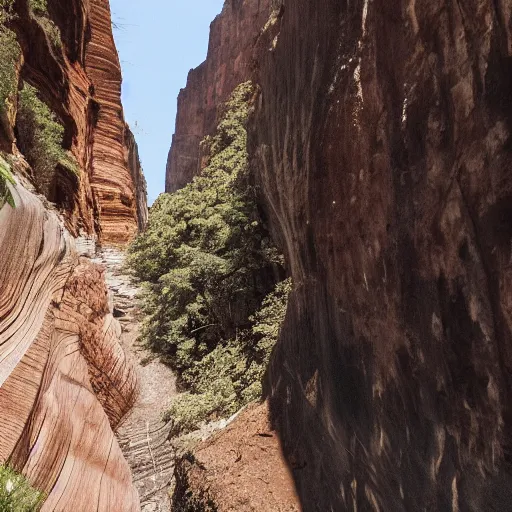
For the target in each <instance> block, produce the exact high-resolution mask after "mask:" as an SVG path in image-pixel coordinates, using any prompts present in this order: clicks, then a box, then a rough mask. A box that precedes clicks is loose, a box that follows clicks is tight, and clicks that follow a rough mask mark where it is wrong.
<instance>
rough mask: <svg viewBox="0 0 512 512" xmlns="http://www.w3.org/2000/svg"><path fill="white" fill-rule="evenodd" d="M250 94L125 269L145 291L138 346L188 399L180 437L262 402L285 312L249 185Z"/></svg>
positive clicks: (208, 142)
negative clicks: (167, 370) (174, 377)
mask: <svg viewBox="0 0 512 512" xmlns="http://www.w3.org/2000/svg"><path fill="white" fill-rule="evenodd" d="M254 92H255V91H254V87H253V85H252V84H251V83H250V82H247V83H244V84H241V85H240V86H238V87H237V88H236V89H235V91H234V92H233V94H232V96H231V98H230V99H229V101H228V102H227V103H226V105H225V107H224V110H223V114H222V116H221V120H220V122H219V125H218V127H217V130H216V133H215V134H214V136H212V137H207V138H206V139H205V140H204V141H203V149H204V151H205V152H206V153H207V154H208V155H209V157H208V161H207V165H206V167H205V168H204V170H203V171H202V173H201V175H200V176H198V177H196V178H195V179H194V180H193V181H192V183H190V184H189V185H187V186H186V187H184V188H183V189H181V190H179V191H177V192H175V193H174V194H163V195H162V196H160V198H159V199H158V200H157V202H156V204H155V205H154V206H153V208H152V210H151V214H150V219H149V225H148V228H147V230H146V232H145V233H143V234H142V235H141V236H140V237H139V238H138V239H137V240H136V241H135V242H134V244H133V245H132V247H131V249H130V256H129V265H130V266H131V268H132V269H133V272H134V275H135V277H136V278H137V279H138V280H140V281H141V282H142V283H144V286H145V295H144V301H143V311H144V313H145V314H146V321H145V323H144V326H143V332H142V337H143V339H144V341H145V342H146V344H147V345H148V346H149V347H150V348H151V349H152V350H154V351H155V352H157V353H159V354H163V355H164V358H165V360H166V361H167V362H168V363H169V364H170V365H171V366H172V367H173V368H174V369H175V370H176V371H177V372H178V375H179V377H180V382H181V384H182V385H183V387H184V388H185V389H186V390H188V392H187V393H185V394H183V395H182V396H181V397H180V398H179V399H177V401H176V402H175V403H174V404H173V406H172V408H171V410H170V411H169V415H170V416H172V417H173V419H174V421H175V429H176V431H184V430H191V429H193V428H195V427H196V426H197V425H198V423H199V422H200V421H202V420H204V419H207V418H211V417H215V416H224V415H226V414H231V413H232V412H235V411H236V410H237V409H239V408H240V407H241V406H243V405H244V404H245V403H247V402H249V401H250V400H253V399H255V398H257V397H259V396H260V394H261V384H260V382H261V377H262V375H263V372H264V369H265V367H266V364H267V362H268V357H269V354H270V350H271V348H272V345H273V343H274V342H275V339H274V338H275V337H277V335H276V336H274V334H275V333H276V332H277V329H278V325H279V322H280V320H281V318H282V316H283V311H284V309H285V305H286V297H287V291H288V289H289V284H282V285H280V286H279V287H278V288H277V289H276V290H275V291H274V287H275V283H276V282H277V281H278V280H279V277H280V276H281V275H282V274H283V270H282V257H280V255H279V254H278V252H277V250H276V249H275V247H274V246H273V245H272V242H271V240H270V238H269V236H268V234H267V232H266V230H265V229H264V226H263V224H262V221H261V218H260V215H259V213H258V208H257V204H256V200H255V192H254V189H253V187H252V186H251V185H250V180H249V167H248V154H247V131H246V122H247V119H248V116H249V113H250V109H251V99H252V98H253V96H254ZM269 294H270V295H269ZM266 296H268V297H267V299H266V300H264V299H265V297H266ZM262 302H263V305H262ZM266 323H267V324H268V327H266V328H264V327H263V326H264V325H266Z"/></svg>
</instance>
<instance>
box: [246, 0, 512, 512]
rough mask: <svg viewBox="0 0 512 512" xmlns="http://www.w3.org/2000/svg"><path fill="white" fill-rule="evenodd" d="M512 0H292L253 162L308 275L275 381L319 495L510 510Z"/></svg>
mask: <svg viewBox="0 0 512 512" xmlns="http://www.w3.org/2000/svg"><path fill="white" fill-rule="evenodd" d="M511 10H512V9H511V6H510V3H509V2H492V1H490V0H460V1H458V2H454V3H449V2H444V1H441V0H436V1H419V0H417V1H415V2H414V1H396V2H387V1H384V0H378V1H372V2H369V1H363V0H360V1H355V2H339V1H337V0H327V1H326V2H322V5H321V6H320V5H319V3H318V2H313V1H310V0H297V1H294V2H286V3H285V6H284V10H283V12H282V15H281V17H280V21H279V23H277V24H276V25H275V26H273V27H272V29H271V30H270V31H269V32H268V34H267V38H266V40H265V39H262V40H261V41H260V43H261V45H260V49H259V52H258V55H259V58H258V67H257V72H256V78H255V81H256V82H257V83H258V84H259V86H260V87H261V96H260V100H259V105H258V107H257V111H256V114H255V117H254V119H253V121H252V123H251V125H250V130H251V135H250V145H251V153H252V155H253V165H255V166H256V167H257V169H258V173H257V176H258V182H259V184H260V186H261V188H262V194H263V198H264V204H265V205H266V208H267V211H268V213H269V215H270V217H271V219H272V224H273V226H274V233H275V235H276V237H278V238H279V239H280V240H281V242H282V245H283V247H284V249H285V253H286V257H287V261H288V265H289V269H290V271H291V273H292V276H293V282H294V285H295V291H294V292H293V294H292V298H291V300H290V305H289V310H288V315H287V320H286V323H285V327H284V329H283V332H282V336H281V340H280V342H279V343H278V346H277V349H276V351H275V353H274V358H273V363H272V367H271V369H270V371H269V375H268V377H269V379H268V385H267V392H268V395H269V398H270V407H271V412H272V418H273V422H274V424H275V426H276V428H277V430H278V432H279V434H280V437H281V440H282V443H283V448H284V451H285V453H286V457H287V460H288V463H289V464H290V466H291V468H292V470H293V473H294V477H295V482H296V485H297V489H298V492H299V495H300V497H301V501H302V504H303V507H304V509H305V510H308V511H310V510H319V511H325V510H375V511H377V510H380V511H388V510H389V511H390V510H392V511H412V510H432V511H434V510H436V511H437V510H453V511H459V510H460V511H478V510H508V509H509V508H510V503H512V498H511V496H510V493H511V485H510V474H511V473H510V466H509V459H510V446H511V441H512V439H511V437H510V433H511V432H512V430H511V427H512V425H511V403H512V402H511V391H512V389H511V379H510V375H511V369H512V352H511V347H512V343H511V342H512V337H511V328H512V321H511V319H512V271H511V266H510V260H511V256H512V253H511V238H512V223H511V212H512V195H511V191H512V173H511V168H512V157H511V153H510V135H511V132H510V126H511V120H512V117H511V114H512V109H511V106H512V105H511V102H510V97H511V96H510V87H511V74H510V62H511V60H510V58H511V56H512V39H511V34H510V26H511V21H512V20H511Z"/></svg>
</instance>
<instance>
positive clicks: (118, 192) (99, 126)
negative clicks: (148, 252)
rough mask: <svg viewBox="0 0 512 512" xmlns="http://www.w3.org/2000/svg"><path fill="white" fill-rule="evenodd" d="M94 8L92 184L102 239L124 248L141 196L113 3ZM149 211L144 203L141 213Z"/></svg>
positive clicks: (89, 65) (96, 3) (95, 2)
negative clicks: (131, 158)
mask: <svg viewBox="0 0 512 512" xmlns="http://www.w3.org/2000/svg"><path fill="white" fill-rule="evenodd" d="M90 9H91V10H90V16H89V21H90V30H91V40H90V42H89V43H88V44H87V48H86V54H85V55H86V59H85V69H86V71H87V74H88V76H89V77H90V79H91V82H92V86H93V88H94V100H95V101H96V102H97V104H98V105H99V115H98V117H97V122H96V126H95V130H94V134H93V139H92V172H91V186H92V188H93V191H94V195H95V198H96V205H97V208H98V213H99V224H100V226H101V238H102V240H103V241H105V242H111V243H116V244H123V243H126V242H127V241H129V240H131V239H132V238H133V237H134V235H135V233H136V232H137V230H138V225H139V218H138V206H137V200H138V199H139V200H140V198H139V195H138V194H137V190H136V189H135V183H134V180H133V178H132V175H131V172H130V168H129V165H128V158H127V153H126V151H127V148H126V146H125V131H126V130H128V127H127V126H126V124H125V122H124V118H123V108H122V105H121V67H120V63H119V57H118V55H117V50H116V47H115V43H114V38H113V35H112V21H111V16H110V5H109V2H108V0H90ZM139 192H142V191H139ZM140 195H142V194H140ZM145 208H146V205H145V199H144V204H140V205H139V210H140V209H145ZM141 220H142V219H141Z"/></svg>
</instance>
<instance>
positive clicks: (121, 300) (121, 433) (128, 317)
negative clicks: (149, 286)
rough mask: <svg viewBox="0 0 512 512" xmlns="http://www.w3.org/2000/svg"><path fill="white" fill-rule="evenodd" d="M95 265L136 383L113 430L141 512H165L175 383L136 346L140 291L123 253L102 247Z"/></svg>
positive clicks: (166, 370)
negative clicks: (165, 417)
mask: <svg viewBox="0 0 512 512" xmlns="http://www.w3.org/2000/svg"><path fill="white" fill-rule="evenodd" d="M93 261H94V263H98V264H101V265H103V266H104V267H105V269H106V272H105V280H106V283H107V287H108V289H109V292H110V296H111V297H110V298H111V300H112V301H113V308H114V316H115V317H117V319H118V320H119V323H120V325H121V329H122V333H121V337H120V338H121V344H122V346H123V348H124V349H125V351H126V353H127V356H128V358H129V359H131V360H132V363H133V364H134V366H135V368H136V370H137V374H138V379H139V392H138V396H137V400H136V402H135V405H134V407H133V409H132V410H131V411H130V412H129V413H128V415H127V417H126V418H125V419H124V420H123V422H122V423H121V426H120V428H119V429H118V432H117V437H118V439H119V444H120V446H121V450H122V451H123V454H124V456H125V457H126V460H127V461H128V464H129V465H130V467H131V469H132V473H133V479H134V484H135V487H136V488H137V491H138V492H139V496H140V501H141V510H142V512H169V511H170V510H171V508H170V500H169V494H168V493H169V484H170V482H171V479H172V474H173V470H174V465H173V464H174V455H175V454H174V449H173V447H172V445H171V443H170V442H169V440H168V436H169V430H170V427H171V424H170V423H167V424H166V423H165V422H163V421H162V413H163V412H164V410H165V409H166V408H167V407H168V405H169V402H170V400H171V399H172V397H173V396H175V395H176V379H175V376H174V375H173V373H172V371H171V370H170V369H169V368H168V367H167V366H165V365H164V364H162V363H161V362H160V361H159V359H158V358H155V356H154V355H153V356H152V355H151V353H150V352H149V351H148V350H147V349H145V348H143V347H141V346H140V345H139V344H138V342H137V338H138V333H139V322H140V320H141V318H140V314H139V313H138V311H137V301H136V295H137V293H138V292H139V289H138V288H137V287H136V285H134V284H133V283H132V282H131V279H130V277H129V276H128V275H127V274H126V271H125V270H124V268H123V265H124V261H125V254H124V253H123V252H122V251H119V250H117V249H110V248H109V249H103V250H102V251H101V252H99V253H98V255H97V256H96V257H95V258H94V259H93Z"/></svg>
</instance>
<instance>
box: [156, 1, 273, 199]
mask: <svg viewBox="0 0 512 512" xmlns="http://www.w3.org/2000/svg"><path fill="white" fill-rule="evenodd" d="M271 3H272V2H271V0H226V2H225V4H224V8H223V10H222V13H221V14H219V16H217V18H215V20H214V21H213V23H212V25H211V30H210V42H209V45H208V56H207V58H206V61H205V62H203V64H201V65H200V66H199V67H197V68H196V69H193V70H191V71H190V73H189V75H188V79H187V86H186V87H185V88H184V89H182V90H181V91H180V94H179V97H178V113H177V116H176V129H175V134H174V136H173V139H172V147H171V150H170V152H169V159H168V162H167V174H166V180H165V191H166V192H174V191H176V190H178V189H179V188H182V187H184V186H185V185H186V184H187V183H189V182H190V181H191V180H192V178H193V177H194V176H196V175H197V174H198V173H199V171H200V169H201V151H200V147H199V145H200V142H201V140H203V138H204V137H205V136H206V135H210V134H211V133H212V132H213V131H214V129H215V126H216V125H217V108H218V107H219V106H220V105H221V104H222V103H224V102H225V101H226V100H227V99H228V97H229V95H230V94H231V93H232V92H233V89H234V88H235V87H236V86H237V85H239V84H240V83H242V82H244V81H246V80H248V79H249V78H250V77H251V64H252V52H253V48H254V43H255V41H256V39H257V38H258V37H259V35H260V33H261V31H262V29H263V27H264V26H265V23H266V22H267V20H268V19H269V15H270V12H271Z"/></svg>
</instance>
